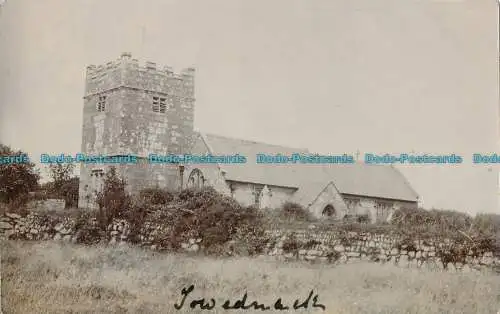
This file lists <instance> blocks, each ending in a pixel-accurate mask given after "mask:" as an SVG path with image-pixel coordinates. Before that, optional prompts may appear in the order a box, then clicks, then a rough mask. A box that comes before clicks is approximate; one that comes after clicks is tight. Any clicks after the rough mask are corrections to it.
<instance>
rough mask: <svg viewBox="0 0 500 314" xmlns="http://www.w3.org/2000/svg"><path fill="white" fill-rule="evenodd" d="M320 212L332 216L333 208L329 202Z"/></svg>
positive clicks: (333, 213) (333, 214)
mask: <svg viewBox="0 0 500 314" xmlns="http://www.w3.org/2000/svg"><path fill="white" fill-rule="evenodd" d="M321 214H322V215H323V216H326V217H333V216H335V208H334V207H333V206H332V205H331V204H328V205H326V206H325V208H323V212H322V213H321Z"/></svg>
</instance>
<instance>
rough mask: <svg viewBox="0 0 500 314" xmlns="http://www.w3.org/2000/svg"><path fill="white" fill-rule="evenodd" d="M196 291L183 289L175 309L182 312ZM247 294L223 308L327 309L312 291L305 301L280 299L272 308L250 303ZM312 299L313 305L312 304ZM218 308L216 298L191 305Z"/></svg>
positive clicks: (227, 302)
mask: <svg viewBox="0 0 500 314" xmlns="http://www.w3.org/2000/svg"><path fill="white" fill-rule="evenodd" d="M193 290H194V285H191V286H189V287H188V288H183V289H182V291H181V297H182V299H181V300H180V303H179V304H177V303H175V304H174V307H175V309H177V310H180V309H182V307H183V306H184V304H185V303H186V299H187V297H188V295H189V294H190V293H191V292H193ZM247 297H248V296H247V293H246V292H245V294H244V295H243V297H242V298H241V299H239V300H236V301H234V303H233V302H231V301H230V300H226V301H225V302H224V303H223V304H222V305H221V308H223V309H225V310H250V309H254V310H262V311H270V310H278V311H283V310H299V309H307V308H320V309H322V310H323V311H324V310H325V309H326V307H325V306H324V305H323V304H320V303H318V298H319V296H318V295H317V294H316V295H314V291H313V290H311V292H309V296H308V297H307V298H306V299H305V300H304V301H300V300H299V299H297V300H295V302H293V305H290V306H288V305H286V304H283V300H282V299H281V298H278V299H277V300H276V302H274V304H273V305H272V306H269V305H265V304H262V303H260V302H259V301H253V302H248V301H247ZM311 299H312V304H310V303H311ZM215 306H216V302H215V299H214V298H210V299H207V300H205V298H202V299H195V300H193V301H191V303H189V307H190V308H191V309H195V308H197V307H199V308H200V309H202V310H212V309H214V308H215Z"/></svg>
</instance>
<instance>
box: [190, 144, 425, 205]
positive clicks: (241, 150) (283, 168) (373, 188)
mask: <svg viewBox="0 0 500 314" xmlns="http://www.w3.org/2000/svg"><path fill="white" fill-rule="evenodd" d="M200 135H201V137H202V138H203V140H204V142H205V144H206V145H207V147H208V149H209V151H210V153H211V154H213V155H234V154H240V155H243V156H246V157H247V163H246V164H222V165H219V166H220V168H221V169H222V170H224V171H225V172H226V175H225V177H226V180H231V181H239V182H251V183H258V184H267V185H274V186H282V187H290V188H297V189H298V191H297V192H296V193H295V194H294V197H293V200H294V201H296V202H298V203H307V202H309V201H312V200H310V198H311V197H312V198H314V197H316V196H317V194H318V193H319V192H321V190H322V189H324V188H325V187H326V185H327V184H328V183H330V182H332V181H333V183H334V185H335V187H336V188H337V189H338V190H339V192H340V193H342V194H353V195H363V196H370V197H378V198H387V199H396V200H406V201H417V197H418V195H417V193H416V192H415V191H414V190H413V189H412V187H411V186H410V185H409V183H408V182H407V181H406V179H405V177H404V176H403V175H402V174H401V173H400V172H399V171H398V170H397V169H396V168H394V167H392V166H385V165H367V164H364V163H355V164H329V165H327V164H322V165H321V164H299V163H297V164H257V162H256V155H257V154H259V153H264V154H269V155H276V154H279V153H281V154H283V155H291V154H292V153H309V151H308V150H307V149H304V148H302V149H301V148H290V147H285V146H279V145H272V144H266V143H262V142H255V141H248V140H241V139H235V138H229V137H225V136H219V135H214V134H200Z"/></svg>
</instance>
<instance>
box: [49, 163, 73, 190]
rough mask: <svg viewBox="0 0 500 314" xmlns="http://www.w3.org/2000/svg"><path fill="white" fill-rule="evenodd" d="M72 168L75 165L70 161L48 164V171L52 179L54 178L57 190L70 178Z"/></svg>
mask: <svg viewBox="0 0 500 314" xmlns="http://www.w3.org/2000/svg"><path fill="white" fill-rule="evenodd" d="M74 169H75V165H74V164H70V163H55V164H49V173H50V177H51V178H52V180H54V189H55V190H59V189H60V188H61V186H62V185H64V184H65V183H66V182H67V181H69V180H70V179H71V175H72V174H73V171H74Z"/></svg>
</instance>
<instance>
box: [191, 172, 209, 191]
mask: <svg viewBox="0 0 500 314" xmlns="http://www.w3.org/2000/svg"><path fill="white" fill-rule="evenodd" d="M203 186H205V177H204V176H203V173H202V172H201V170H200V169H193V171H191V173H190V174H189V178H188V188H194V189H200V188H202V187H203Z"/></svg>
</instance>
